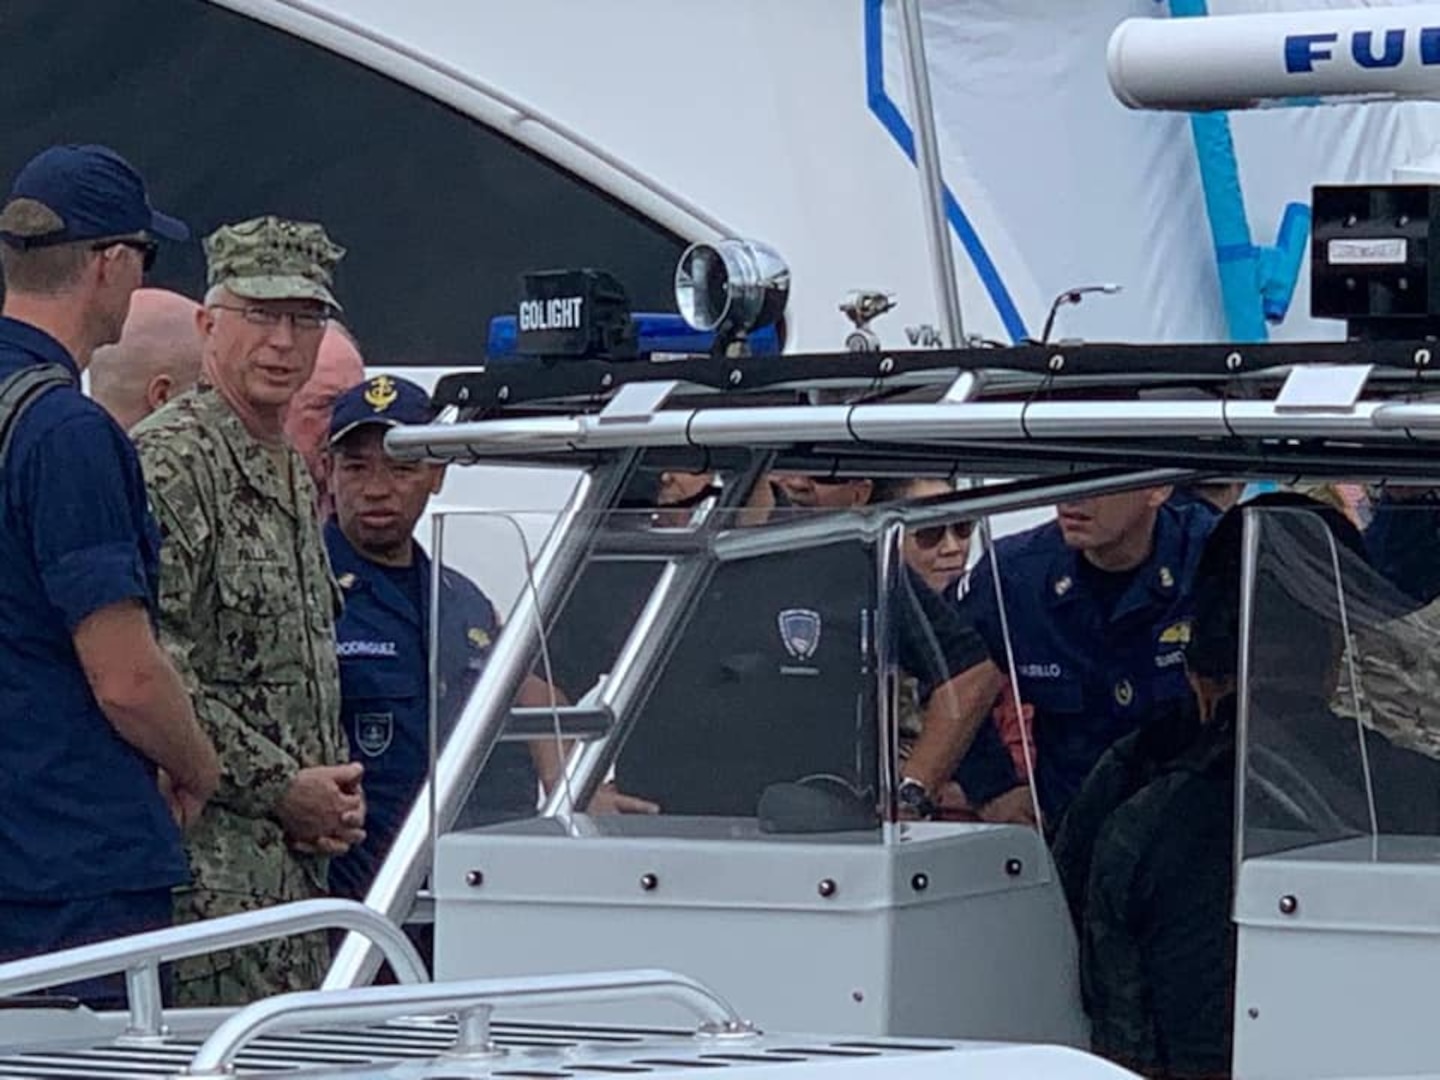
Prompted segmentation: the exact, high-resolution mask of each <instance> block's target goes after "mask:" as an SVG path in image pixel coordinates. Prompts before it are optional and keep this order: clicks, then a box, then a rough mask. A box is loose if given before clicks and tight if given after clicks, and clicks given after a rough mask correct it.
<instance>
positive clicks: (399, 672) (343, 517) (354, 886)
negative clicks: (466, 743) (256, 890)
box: [325, 375, 539, 899]
mask: <svg viewBox="0 0 1440 1080" xmlns="http://www.w3.org/2000/svg"><path fill="white" fill-rule="evenodd" d="M431 419H432V412H431V408H430V399H429V396H428V395H427V394H426V393H425V391H424V390H422V389H421V388H420V387H419V386H416V385H415V384H414V383H411V382H407V381H406V380H404V379H398V378H391V377H389V376H386V375H378V376H376V377H375V378H373V379H370V380H368V381H366V382H364V383H362V384H360V385H359V386H357V387H353V388H352V389H350V390H348V391H346V392H345V393H343V394H341V395H340V397H338V398H337V399H336V401H335V411H334V415H333V418H332V420H331V422H330V448H331V449H330V453H331V463H330V490H331V491H332V493H333V495H334V497H335V516H334V517H333V518H331V519H330V521H329V522H328V523H327V524H326V526H325V544H326V547H327V548H328V549H329V552H330V562H331V567H332V569H333V570H334V573H335V577H336V580H337V581H339V583H340V588H341V591H342V592H343V594H344V597H345V609H344V612H343V614H342V615H341V617H340V620H339V622H338V623H337V625H336V637H337V639H338V640H337V644H336V652H337V654H338V655H339V659H340V690H341V724H342V726H343V727H344V729H345V734H346V736H347V737H348V739H349V740H350V752H351V755H352V758H353V759H354V760H356V761H359V762H362V763H363V764H364V766H365V796H366V801H367V810H368V816H367V820H366V837H365V840H364V841H363V842H362V843H360V844H357V845H356V846H355V847H353V848H352V849H351V850H350V852H349V853H348V854H346V855H344V856H341V857H340V858H337V859H335V860H334V861H333V862H332V863H331V866H330V887H331V889H332V890H333V891H334V892H335V893H336V894H337V895H339V896H348V897H355V898H357V899H359V898H363V897H364V895H365V892H366V890H367V889H368V888H369V886H370V882H371V880H372V879H373V878H374V876H375V872H376V871H377V870H378V869H379V867H380V863H381V861H382V860H383V859H384V857H385V853H386V852H387V851H388V850H389V848H390V844H391V842H392V841H393V840H394V838H395V834H396V833H397V832H398V831H399V829H400V826H401V824H402V823H403V822H404V820H405V815H406V813H407V812H408V811H409V809H410V804H411V803H412V802H413V801H414V799H415V795H416V793H417V792H418V791H419V789H420V785H421V783H422V782H423V781H424V779H425V777H426V775H427V773H428V771H429V764H430V737H429V730H430V727H429V702H430V698H429V671H428V664H429V643H428V636H429V634H428V631H429V625H430V623H429V610H430V578H431V569H430V558H429V556H428V555H427V554H426V553H425V551H424V550H423V549H422V548H421V547H420V545H419V544H418V543H416V541H415V540H414V539H413V537H412V533H413V531H414V528H415V523H416V522H417V521H418V520H419V519H420V516H421V514H423V513H424V511H425V505H426V503H427V502H428V501H429V498H430V496H431V495H432V494H434V493H435V492H436V491H438V490H439V487H440V482H441V478H442V469H441V468H440V467H439V466H436V465H430V464H426V463H423V462H402V461H395V460H393V459H391V458H390V457H389V456H388V455H387V454H386V453H385V448H384V436H385V432H386V431H387V430H388V429H389V428H391V427H395V426H397V425H400V424H424V423H428V422H429V421H430V420H431ZM441 582H442V585H441V588H442V590H443V594H442V596H441V597H440V600H439V604H440V617H441V625H440V677H441V680H442V686H441V696H440V701H441V716H440V727H441V733H442V735H443V733H444V732H445V731H446V730H447V729H448V727H449V726H450V725H451V724H453V723H454V720H455V716H456V714H457V713H458V711H459V709H460V707H461V706H463V704H464V702H465V697H466V690H467V689H468V685H469V683H470V682H472V681H473V680H474V678H475V676H476V675H477V674H478V672H479V670H480V668H481V666H482V665H483V664H484V662H485V658H486V656H487V655H488V654H489V652H490V645H491V642H492V641H493V640H494V638H495V635H496V634H497V633H498V632H499V621H498V620H497V619H496V616H495V609H494V607H493V606H492V605H491V603H490V601H489V600H488V599H487V598H486V596H485V594H484V593H482V592H481V591H480V590H479V588H477V587H476V586H475V584H474V583H473V582H471V581H470V580H469V579H468V578H466V577H465V576H464V575H463V574H459V573H456V572H455V571H454V570H451V569H449V568H448V567H447V568H446V569H445V570H444V571H443V572H442V577H441ZM536 785H537V777H536V771H535V765H534V763H533V761H532V760H531V755H530V752H529V751H528V750H527V748H526V747H525V746H523V745H520V744H518V743H500V744H499V745H497V746H496V747H495V750H494V753H492V754H491V756H490V760H489V762H488V764H487V765H486V768H485V771H484V774H483V776H482V778H481V780H480V782H479V783H478V784H477V785H476V790H475V793H474V796H473V797H472V799H471V802H470V804H469V806H468V807H467V809H468V810H469V811H470V813H471V814H472V815H475V816H479V817H481V818H484V817H489V818H491V819H492V820H498V819H501V818H505V817H512V816H518V815H523V814H526V813H529V812H531V811H532V810H534V808H535V804H536V798H537V792H538V790H539V789H538V787H537V786H536Z"/></svg>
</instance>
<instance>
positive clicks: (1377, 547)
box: [1192, 506, 1440, 859]
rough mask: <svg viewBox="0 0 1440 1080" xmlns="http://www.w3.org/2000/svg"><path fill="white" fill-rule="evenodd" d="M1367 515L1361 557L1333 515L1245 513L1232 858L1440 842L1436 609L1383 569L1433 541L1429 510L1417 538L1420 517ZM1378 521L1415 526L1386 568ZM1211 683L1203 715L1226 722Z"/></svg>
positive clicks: (1205, 664) (1390, 849) (1206, 664)
mask: <svg viewBox="0 0 1440 1080" xmlns="http://www.w3.org/2000/svg"><path fill="white" fill-rule="evenodd" d="M1380 513H1381V514H1382V515H1384V519H1383V520H1380V522H1379V524H1380V526H1381V528H1380V530H1379V531H1372V532H1371V533H1370V535H1369V537H1368V539H1369V540H1370V545H1369V548H1368V550H1367V546H1366V544H1365V543H1363V542H1362V541H1361V540H1360V535H1359V533H1358V531H1357V530H1356V529H1355V527H1354V525H1353V524H1352V523H1351V522H1350V521H1349V520H1347V519H1346V518H1345V517H1344V516H1342V515H1340V514H1337V513H1333V512H1331V513H1327V514H1326V515H1324V516H1322V515H1317V514H1316V513H1314V512H1310V511H1305V510H1298V509H1285V508H1277V507H1271V508H1265V509H1258V508H1257V509H1254V510H1251V511H1250V512H1249V514H1248V516H1247V517H1248V521H1247V532H1246V534H1245V537H1244V555H1245V559H1244V565H1245V568H1246V570H1247V572H1246V573H1244V574H1242V575H1241V578H1240V581H1241V582H1242V586H1241V593H1240V597H1241V599H1242V600H1243V601H1244V602H1245V605H1248V608H1249V618H1248V619H1246V618H1245V617H1244V605H1242V607H1241V609H1240V612H1239V614H1240V616H1241V617H1240V619H1239V620H1238V625H1239V626H1240V627H1241V628H1243V629H1244V630H1245V632H1244V634H1243V641H1242V648H1243V650H1244V663H1243V664H1241V665H1239V667H1240V672H1239V674H1240V682H1239V693H1238V695H1237V700H1238V708H1237V709H1235V712H1236V713H1237V714H1238V721H1239V733H1240V740H1239V745H1240V751H1241V761H1242V767H1243V777H1244V782H1243V786H1242V792H1243V794H1242V804H1241V822H1240V838H1241V854H1242V856H1245V857H1250V856H1256V855H1263V854H1267V853H1271V852H1276V851H1285V850H1292V849H1296V848H1303V847H1319V846H1324V850H1326V851H1327V852H1329V853H1331V854H1333V855H1335V856H1336V857H1346V858H1349V857H1356V858H1402V859H1403V858H1407V857H1410V856H1412V855H1413V856H1415V857H1421V856H1422V853H1423V852H1424V851H1426V850H1431V851H1433V845H1430V844H1428V843H1427V842H1424V841H1419V840H1417V839H1415V838H1418V837H1435V836H1437V835H1440V760H1437V759H1440V667H1437V662H1440V607H1437V606H1436V605H1435V603H1434V602H1433V599H1431V600H1426V598H1425V597H1423V595H1414V594H1413V593H1412V591H1407V587H1408V588H1409V589H1411V590H1414V592H1418V591H1419V590H1418V589H1416V584H1417V583H1416V581H1415V579H1414V578H1413V577H1408V576H1407V575H1406V574H1405V573H1403V572H1400V573H1397V572H1396V567H1397V566H1403V565H1404V559H1405V558H1410V559H1412V560H1413V557H1414V556H1416V555H1418V554H1419V552H1418V551H1416V550H1415V549H1414V548H1413V544H1414V543H1415V542H1423V543H1427V544H1428V545H1430V546H1431V547H1432V548H1433V546H1434V544H1435V535H1436V533H1435V524H1434V520H1433V516H1431V517H1429V518H1428V533H1427V532H1426V526H1425V522H1424V521H1422V519H1421V518H1420V517H1419V516H1418V515H1420V514H1425V515H1433V513H1434V511H1433V509H1431V508H1430V507H1428V506H1426V507H1403V506H1390V507H1387V508H1384V509H1383V510H1381V511H1380ZM1410 514H1414V515H1417V516H1416V517H1414V518H1413V519H1411V518H1410V517H1409V516H1408V515H1410ZM1386 529H1393V530H1395V533H1394V534H1393V535H1403V534H1404V533H1405V531H1406V530H1407V529H1410V530H1415V533H1414V535H1413V536H1411V538H1410V540H1409V541H1407V543H1406V544H1405V545H1404V549H1403V550H1402V559H1401V560H1399V561H1398V562H1397V560H1396V559H1395V558H1394V557H1393V556H1394V551H1387V545H1388V541H1387V540H1386V536H1385V530H1386ZM1433 557H1434V553H1433V552H1432V554H1431V556H1430V558H1433ZM1214 606H1215V608H1216V610H1217V612H1219V614H1217V616H1216V617H1215V618H1205V619H1201V618H1199V617H1197V621H1196V625H1195V628H1194V629H1195V632H1196V634H1197V636H1198V637H1199V638H1200V640H1198V641H1197V643H1196V644H1197V646H1201V647H1202V652H1201V654H1200V662H1199V663H1198V665H1197V664H1192V668H1194V669H1195V671H1196V673H1197V674H1199V675H1202V676H1203V675H1207V674H1214V673H1218V672H1219V671H1220V670H1221V669H1222V668H1223V666H1224V665H1223V664H1221V663H1219V662H1218V661H1217V660H1214V659H1213V658H1211V657H1210V656H1209V653H1210V652H1214V651H1216V650H1214V649H1211V648H1210V646H1212V645H1214V646H1216V649H1218V648H1219V647H1221V646H1223V641H1222V640H1221V639H1222V638H1223V636H1224V635H1223V632H1220V633H1216V632H1213V631H1214V630H1215V628H1216V627H1219V626H1222V625H1223V623H1224V618H1223V611H1220V608H1221V607H1222V605H1214ZM1212 668H1213V669H1214V672H1211V671H1209V670H1207V669H1212ZM1211 689H1212V690H1213V691H1214V693H1215V694H1216V696H1217V698H1218V699H1219V700H1220V707H1219V708H1218V709H1217V710H1216V712H1215V715H1214V720H1213V722H1214V723H1216V724H1226V723H1229V722H1230V720H1231V717H1230V716H1229V714H1228V713H1227V712H1226V711H1225V707H1224V699H1223V683H1221V682H1219V681H1212V685H1211ZM1216 745H1217V747H1218V746H1221V741H1218V740H1217V742H1216ZM1217 752H1218V751H1217ZM1417 845H1418V846H1417ZM1423 857H1426V858H1430V857H1431V855H1423Z"/></svg>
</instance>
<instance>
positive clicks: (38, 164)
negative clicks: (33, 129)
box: [0, 146, 190, 249]
mask: <svg viewBox="0 0 1440 1080" xmlns="http://www.w3.org/2000/svg"><path fill="white" fill-rule="evenodd" d="M16 199H30V200H33V201H34V202H37V203H40V204H41V205H42V206H44V207H45V208H46V209H48V210H50V211H52V212H53V213H54V214H55V216H56V217H58V218H59V219H60V224H59V226H58V227H57V228H55V229H53V230H51V231H49V232H44V233H40V234H38V235H29V234H26V235H21V234H19V233H15V232H11V231H7V230H6V229H4V228H3V224H4V222H5V218H6V216H7V215H6V214H4V213H3V212H0V239H3V240H4V241H5V243H7V244H9V245H10V246H11V247H16V248H22V249H24V248H38V247H50V246H52V245H54V244H68V243H70V242H71V241H75V240H99V239H105V238H109V237H112V236H134V235H136V234H138V233H142V232H144V233H150V234H152V235H154V236H158V237H160V238H162V239H165V240H188V239H189V238H190V230H189V229H188V228H186V227H185V223H184V222H183V221H179V220H177V219H176V218H173V217H170V216H169V215H168V214H162V213H160V211H158V210H156V209H154V208H153V207H152V206H151V205H150V199H149V196H147V195H146V193H145V181H144V180H142V179H141V177H140V174H139V173H138V172H136V171H135V168H134V166H132V165H131V164H130V163H129V162H128V161H126V160H125V159H124V158H123V157H121V156H120V155H119V154H117V153H116V152H115V151H114V150H111V149H110V148H109V147H105V146H52V147H50V149H48V150H42V151H41V152H40V153H39V154H36V155H35V157H33V158H31V159H30V161H29V163H28V164H27V165H26V166H25V167H24V168H23V169H21V170H20V174H19V175H18V176H16V177H15V183H14V184H13V185H12V186H11V188H10V195H9V198H8V199H7V200H6V204H7V206H8V205H9V203H11V202H13V201H14V200H16Z"/></svg>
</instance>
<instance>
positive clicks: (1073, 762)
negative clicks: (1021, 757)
mask: <svg viewBox="0 0 1440 1080" xmlns="http://www.w3.org/2000/svg"><path fill="white" fill-rule="evenodd" d="M1170 490H1171V489H1170V488H1169V487H1160V488H1148V489H1144V490H1140V491H1128V492H1121V493H1118V494H1114V495H1102V496H1098V497H1095V498H1090V499H1083V500H1080V501H1077V502H1072V503H1061V504H1060V505H1059V507H1058V508H1057V515H1056V520H1055V521H1053V522H1050V523H1048V524H1045V525H1042V526H1040V527H1039V528H1036V529H1031V530H1029V531H1028V532H1024V533H1020V534H1018V535H1015V536H1008V537H1005V538H1003V539H1002V540H1000V541H999V542H998V543H996V545H995V548H994V551H992V552H991V553H990V554H988V555H987V556H986V557H985V559H984V560H983V561H982V562H981V563H980V564H979V565H978V566H977V567H976V568H975V570H974V571H973V572H972V573H971V574H970V576H969V578H968V580H966V581H965V582H963V583H962V595H961V599H960V605H961V613H962V615H963V616H964V617H966V618H967V619H968V620H969V621H971V622H972V623H973V624H974V625H975V627H976V629H977V630H978V631H979V632H980V635H981V636H982V637H983V638H984V639H985V642H986V645H987V647H988V648H989V650H990V655H991V657H992V658H994V660H995V662H996V663H997V664H1000V665H1001V667H1002V668H1003V667H1006V666H1007V658H1006V651H1005V642H1004V636H1003V634H1002V631H1001V624H1000V613H999V608H998V605H997V601H996V596H995V579H994V567H995V565H996V564H997V563H998V564H999V566H1000V567H1001V575H1000V584H1001V587H1002V588H1003V590H1004V603H1005V611H1006V614H1007V616H1008V622H1009V631H1010V639H1011V642H1012V645H1013V648H1014V666H1015V672H1016V674H1017V676H1018V679H1019V683H1020V697H1021V700H1022V701H1023V702H1024V703H1025V704H1026V705H1028V706H1030V707H1031V708H1033V710H1034V730H1035V750H1036V761H1035V783H1036V788H1037V794H1038V796H1039V800H1040V806H1041V809H1042V810H1043V811H1044V813H1045V814H1046V815H1047V818H1048V822H1047V824H1048V825H1049V826H1050V827H1053V826H1054V825H1055V824H1056V823H1057V822H1058V820H1059V816H1060V815H1061V814H1062V813H1063V812H1064V810H1065V808H1066V806H1068V805H1069V802H1070V800H1071V798H1073V796H1074V795H1075V793H1076V791H1078V790H1079V788H1080V784H1081V783H1082V782H1083V781H1084V779H1085V777H1086V775H1087V774H1088V773H1089V772H1090V769H1091V768H1092V767H1093V766H1094V764H1095V762H1096V761H1097V760H1099V758H1100V755H1101V754H1103V753H1104V752H1105V750H1106V749H1107V748H1108V747H1109V746H1110V745H1111V744H1112V743H1113V742H1114V741H1115V740H1116V739H1118V738H1119V737H1120V736H1122V735H1125V734H1128V733H1129V732H1131V731H1133V730H1135V729H1136V728H1137V727H1138V726H1139V725H1140V724H1141V722H1142V721H1143V719H1144V718H1145V717H1147V716H1150V715H1153V714H1155V712H1156V711H1157V709H1156V707H1157V706H1161V705H1164V704H1166V703H1168V702H1171V701H1173V700H1175V699H1184V698H1186V697H1187V695H1189V694H1190V688H1189V685H1188V683H1187V682H1186V678H1185V664H1184V645H1185V642H1186V641H1187V640H1188V638H1189V632H1190V611H1191V598H1190V595H1189V585H1190V582H1191V579H1192V577H1193V573H1194V568H1195V564H1196V561H1197V560H1198V559H1199V556H1200V551H1201V549H1202V547H1203V545H1204V542H1205V538H1206V536H1207V535H1208V534H1209V531H1210V527H1211V525H1212V524H1213V521H1214V515H1213V514H1211V513H1208V512H1206V511H1204V510H1203V509H1199V510H1197V509H1195V508H1183V509H1182V508H1176V507H1174V506H1171V505H1166V500H1167V498H1168V497H1169V495H1170Z"/></svg>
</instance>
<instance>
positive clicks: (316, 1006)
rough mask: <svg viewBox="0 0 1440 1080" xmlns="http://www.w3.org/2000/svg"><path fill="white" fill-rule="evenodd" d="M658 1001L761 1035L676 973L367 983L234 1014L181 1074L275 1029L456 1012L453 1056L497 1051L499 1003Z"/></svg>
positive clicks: (202, 1070) (706, 1022) (702, 1030)
mask: <svg viewBox="0 0 1440 1080" xmlns="http://www.w3.org/2000/svg"><path fill="white" fill-rule="evenodd" d="M652 996H653V997H660V998H663V999H665V1000H669V1001H671V1002H674V1003H675V1004H677V1005H681V1006H684V1007H685V1008H688V1009H689V1010H690V1011H691V1012H693V1013H694V1014H695V1015H696V1016H697V1017H698V1018H699V1019H700V1021H701V1025H700V1027H699V1028H698V1029H697V1031H696V1034H697V1035H701V1036H711V1037H736V1038H740V1037H747V1036H750V1035H757V1034H759V1032H758V1030H757V1029H756V1028H754V1027H753V1026H752V1025H750V1024H749V1023H747V1022H746V1021H744V1020H742V1019H741V1018H740V1015H739V1014H738V1013H737V1012H736V1011H735V1009H734V1008H733V1007H732V1006H731V1005H730V1003H729V1002H727V1001H726V1000H725V999H724V998H722V997H721V996H720V995H719V994H717V993H716V992H715V991H713V990H711V989H710V988H709V987H707V986H705V985H704V984H703V983H700V982H697V981H695V980H694V979H691V978H688V977H686V976H684V975H678V974H676V973H674V972H671V971H660V970H647V969H641V970H636V971H602V972H595V973H592V974H582V975H534V976H519V977H515V978H494V979H469V980H465V981H462V982H447V983H429V984H426V985H424V986H369V987H362V988H360V989H354V990H304V991H300V992H298V993H292V994H280V995H278V996H276V997H271V998H266V999H264V1000H263V1001H257V1002H255V1003H254V1004H253V1005H250V1006H247V1007H246V1008H244V1009H242V1010H241V1011H240V1012H237V1013H235V1014H234V1015H232V1016H231V1017H230V1018H229V1019H227V1020H226V1021H225V1022H224V1023H222V1024H221V1025H220V1026H219V1027H217V1028H216V1029H215V1030H214V1032H212V1033H211V1035H210V1037H209V1038H208V1039H206V1040H205V1042H204V1043H203V1044H202V1045H201V1047H200V1049H199V1050H197V1051H196V1052H195V1056H194V1057H192V1058H191V1059H190V1064H189V1066H188V1067H187V1068H186V1069H185V1070H184V1072H183V1074H182V1075H186V1076H198V1077H222V1076H233V1075H234V1071H235V1065H234V1062H235V1058H236V1057H237V1056H239V1054H240V1051H241V1050H242V1049H243V1048H244V1047H245V1045H246V1044H247V1043H249V1042H250V1041H251V1040H252V1039H255V1038H258V1037H259V1036H261V1035H263V1034H266V1033H268V1032H273V1031H276V1030H277V1029H290V1030H294V1029H296V1028H303V1027H309V1026H312V1025H315V1024H317V1023H320V1024H345V1025H353V1024H375V1023H382V1022H384V1021H386V1020H391V1019H394V1018H395V1017H397V1016H415V1015H424V1012H417V1008H418V1009H421V1010H425V1011H428V1012H438V1013H455V1014H456V1016H457V1019H458V1021H459V1024H458V1030H457V1032H456V1039H455V1045H454V1046H452V1047H451V1048H450V1050H448V1051H447V1052H446V1053H447V1056H451V1057H486V1056H491V1055H494V1054H498V1053H500V1051H499V1050H497V1049H496V1047H495V1045H494V1043H493V1042H491V1040H490V1012H491V1010H492V1009H493V1008H494V1007H495V1006H496V1005H527V1006H543V1005H568V1004H573V1003H574V1002H575V1001H576V1000H577V999H578V1000H586V1001H600V1002H605V1001H627V1000H630V999H633V998H637V997H652Z"/></svg>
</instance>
